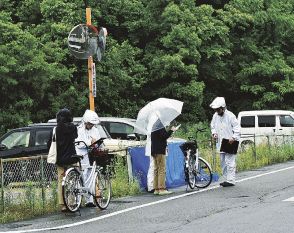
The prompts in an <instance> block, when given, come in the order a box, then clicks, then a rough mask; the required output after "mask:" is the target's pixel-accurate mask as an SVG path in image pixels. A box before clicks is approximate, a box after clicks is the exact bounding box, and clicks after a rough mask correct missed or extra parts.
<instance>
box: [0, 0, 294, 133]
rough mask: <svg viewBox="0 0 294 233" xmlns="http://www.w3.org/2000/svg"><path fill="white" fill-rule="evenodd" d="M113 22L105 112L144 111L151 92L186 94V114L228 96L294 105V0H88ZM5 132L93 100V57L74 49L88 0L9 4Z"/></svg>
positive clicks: (102, 67)
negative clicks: (70, 44)
mask: <svg viewBox="0 0 294 233" xmlns="http://www.w3.org/2000/svg"><path fill="white" fill-rule="evenodd" d="M87 2H88V4H89V6H90V7H91V9H92V23H93V24H94V25H97V26H104V27H106V28H107V29H108V31H109V37H108V38H107V51H106V54H105V55H106V56H105V59H104V60H103V61H102V62H101V63H99V64H98V62H96V69H97V98H96V100H95V107H96V111H97V112H98V113H99V114H100V115H112V116H125V117H136V114H137V112H138V110H139V109H140V108H141V107H142V106H143V105H144V104H145V103H146V102H147V101H149V100H153V99H155V98H158V97H169V98H175V99H179V100H182V101H184V102H185V105H184V110H183V112H184V114H183V116H182V120H185V121H192V122H197V121H199V120H206V119H207V116H209V115H210V113H211V112H209V109H208V107H207V106H208V104H209V103H210V101H211V100H212V99H213V98H214V97H215V96H224V97H226V99H227V102H228V105H229V106H230V109H232V110H233V111H234V112H236V113H237V112H238V111H240V110H248V109H266V108H267V109H277V108H279V109H293V108H294V107H293V96H294V95H293V94H294V93H293V92H294V81H293V77H294V70H293V65H294V57H293V56H294V55H293V48H294V43H293V42H294V39H293V38H294V35H293V34H294V30H293V29H294V14H293V11H294V2H293V1H292V0H282V1H280V0H230V1H228V0H218V1H200V0H199V1H197V0H196V1H194V0H193V1H192V0H181V1H178V0H168V1H166V0H104V1H94V0H88V1H87ZM0 10H1V11H0V82H1V93H0V98H1V102H0V107H1V112H0V127H1V128H0V132H1V133H3V132H4V131H5V130H7V129H8V128H12V127H16V126H23V125H26V124H27V123H29V122H41V121H46V120H47V119H49V118H53V117H54V116H55V113H56V111H57V110H58V109H59V108H61V107H64V106H67V107H69V108H71V109H72V111H73V113H74V115H76V116H80V115H82V113H83V112H84V110H85V109H86V108H87V107H88V89H87V88H88V79H87V62H86V61H85V60H77V59H75V58H74V57H73V56H71V55H70V54H69V51H68V49H67V36H68V33H69V31H70V29H71V28H72V27H73V26H74V25H77V24H79V23H83V22H85V21H86V20H85V5H84V1H82V0H72V1H68V0H34V1H33V0H21V1H16V0H12V1H8V0H2V1H1V3H0Z"/></svg>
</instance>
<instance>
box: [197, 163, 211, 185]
mask: <svg viewBox="0 0 294 233" xmlns="http://www.w3.org/2000/svg"><path fill="white" fill-rule="evenodd" d="M195 173H196V174H195V177H196V183H195V186H196V187H197V188H206V187H207V186H208V185H210V183H211V181H212V173H211V168H210V165H209V164H208V163H207V162H206V161H205V160H204V159H203V158H201V157H199V159H198V167H197V169H196V171H195Z"/></svg>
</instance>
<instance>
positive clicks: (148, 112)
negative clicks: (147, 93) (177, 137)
mask: <svg viewBox="0 0 294 233" xmlns="http://www.w3.org/2000/svg"><path fill="white" fill-rule="evenodd" d="M182 108H183V102H182V101H179V100H175V99H168V98H159V99H156V100H154V101H152V102H149V103H148V104H147V105H145V106H144V107H143V108H142V109H141V110H140V111H139V113H138V116H137V121H136V124H137V126H138V128H139V129H140V130H141V131H143V132H145V133H146V134H147V133H151V132H148V131H149V130H150V129H147V128H148V124H149V121H150V120H151V119H152V120H153V121H154V116H156V117H157V119H159V121H157V122H156V121H155V123H154V125H153V127H152V129H151V131H152V132H153V131H156V130H158V129H161V128H163V127H165V126H167V125H169V124H170V123H171V121H173V120H174V119H175V118H176V117H177V116H179V115H180V114H181V112H182ZM149 126H150V124H149ZM149 128H150V127H149Z"/></svg>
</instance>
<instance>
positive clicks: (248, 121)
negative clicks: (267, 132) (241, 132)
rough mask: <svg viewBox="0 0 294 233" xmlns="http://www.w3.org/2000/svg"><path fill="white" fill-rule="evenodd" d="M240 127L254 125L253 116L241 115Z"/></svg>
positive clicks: (252, 126) (251, 126)
mask: <svg viewBox="0 0 294 233" xmlns="http://www.w3.org/2000/svg"><path fill="white" fill-rule="evenodd" d="M241 127H242V128H254V127H255V116H243V117H241Z"/></svg>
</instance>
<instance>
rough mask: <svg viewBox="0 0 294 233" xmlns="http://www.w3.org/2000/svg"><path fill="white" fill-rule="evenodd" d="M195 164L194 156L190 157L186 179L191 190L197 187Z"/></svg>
mask: <svg viewBox="0 0 294 233" xmlns="http://www.w3.org/2000/svg"><path fill="white" fill-rule="evenodd" d="M194 164H195V158H194V156H190V157H189V161H188V167H187V168H186V176H187V177H186V179H187V181H188V185H189V187H190V188H191V189H194V188H195V185H196V177H195V172H194V169H193V168H194Z"/></svg>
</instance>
